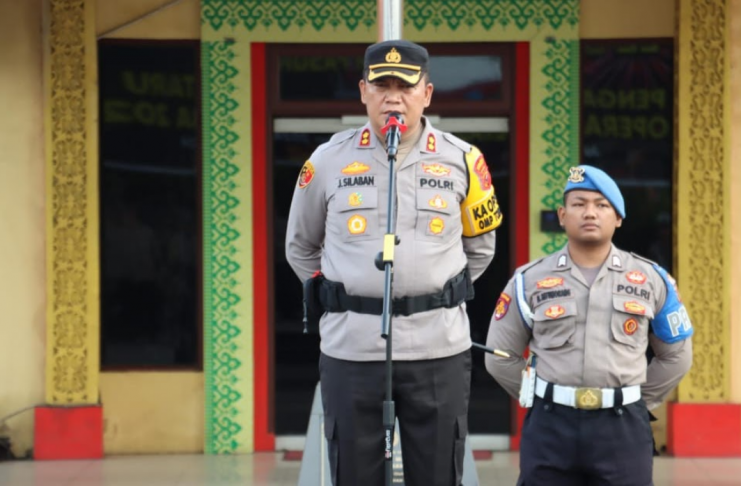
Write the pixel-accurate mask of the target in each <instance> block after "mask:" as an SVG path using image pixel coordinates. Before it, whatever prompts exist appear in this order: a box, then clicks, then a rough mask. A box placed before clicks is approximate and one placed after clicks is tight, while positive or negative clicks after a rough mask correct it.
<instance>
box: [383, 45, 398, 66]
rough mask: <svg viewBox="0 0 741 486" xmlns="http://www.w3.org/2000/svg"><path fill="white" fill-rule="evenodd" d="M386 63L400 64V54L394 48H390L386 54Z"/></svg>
mask: <svg viewBox="0 0 741 486" xmlns="http://www.w3.org/2000/svg"><path fill="white" fill-rule="evenodd" d="M386 62H393V63H397V62H401V54H399V51H397V50H396V47H392V48H391V50H390V51H388V52H387V53H386Z"/></svg>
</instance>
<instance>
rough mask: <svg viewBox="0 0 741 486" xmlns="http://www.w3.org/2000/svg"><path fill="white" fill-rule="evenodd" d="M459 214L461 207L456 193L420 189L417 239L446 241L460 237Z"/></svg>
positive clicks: (418, 194)
mask: <svg viewBox="0 0 741 486" xmlns="http://www.w3.org/2000/svg"><path fill="white" fill-rule="evenodd" d="M459 215H460V209H459V208H458V202H457V201H456V198H455V194H454V193H451V192H448V191H435V190H427V189H418V190H417V227H416V231H415V239H417V240H419V241H429V242H432V243H445V242H448V241H450V240H451V239H452V238H456V237H460V234H461V222H460V217H459Z"/></svg>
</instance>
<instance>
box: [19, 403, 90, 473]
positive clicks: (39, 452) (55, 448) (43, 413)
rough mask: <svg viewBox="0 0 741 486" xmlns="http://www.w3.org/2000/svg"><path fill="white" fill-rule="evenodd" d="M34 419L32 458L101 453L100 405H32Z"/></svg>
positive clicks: (76, 456)
mask: <svg viewBox="0 0 741 486" xmlns="http://www.w3.org/2000/svg"><path fill="white" fill-rule="evenodd" d="M34 419H35V420H34V421H35V426H34V443H33V445H34V448H33V457H34V459H36V460H61V459H101V458H102V457H103V407H102V406H100V405H80V406H70V407H52V406H48V407H36V409H35V410H34Z"/></svg>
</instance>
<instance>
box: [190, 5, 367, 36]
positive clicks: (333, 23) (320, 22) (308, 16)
mask: <svg viewBox="0 0 741 486" xmlns="http://www.w3.org/2000/svg"><path fill="white" fill-rule="evenodd" d="M201 23H202V24H208V25H210V26H211V28H212V29H213V30H215V31H219V30H220V29H221V28H222V27H223V26H225V25H226V26H229V27H230V28H232V29H234V28H237V27H239V26H240V25H241V26H243V27H244V28H246V29H247V30H248V31H253V30H255V29H257V28H263V29H266V30H269V29H271V28H273V27H277V28H278V29H279V30H280V31H286V30H288V29H290V28H291V27H294V26H295V27H298V28H299V29H304V28H311V29H313V30H316V31H322V30H323V29H325V28H327V27H329V28H332V29H337V28H340V27H344V28H347V29H348V30H350V31H351V32H354V31H355V30H356V29H357V28H358V27H360V26H361V25H362V26H364V27H365V28H366V29H370V28H372V27H373V26H374V25H375V23H376V2H375V0H354V1H342V0H305V1H299V2H276V1H270V0H203V1H202V2H201Z"/></svg>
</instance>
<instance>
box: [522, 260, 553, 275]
mask: <svg viewBox="0 0 741 486" xmlns="http://www.w3.org/2000/svg"><path fill="white" fill-rule="evenodd" d="M546 258H547V257H540V258H538V259H537V260H533V261H531V262H528V263H526V264H524V265H522V266H521V267H518V268H517V269H516V270H515V274H517V273H525V272H526V271H527V270H529V269H531V268H532V267H534V266H535V265H537V264H538V263H540V262H542V261H543V260H545V259H546Z"/></svg>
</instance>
